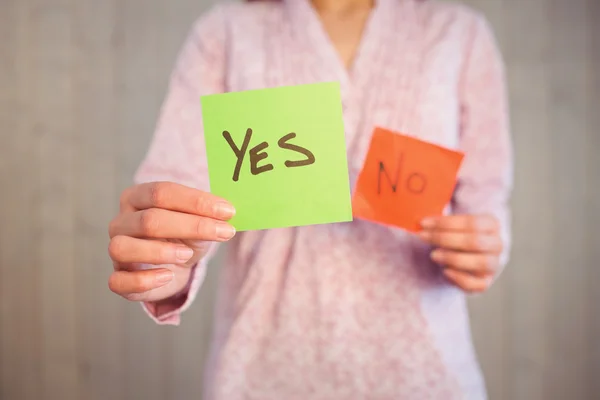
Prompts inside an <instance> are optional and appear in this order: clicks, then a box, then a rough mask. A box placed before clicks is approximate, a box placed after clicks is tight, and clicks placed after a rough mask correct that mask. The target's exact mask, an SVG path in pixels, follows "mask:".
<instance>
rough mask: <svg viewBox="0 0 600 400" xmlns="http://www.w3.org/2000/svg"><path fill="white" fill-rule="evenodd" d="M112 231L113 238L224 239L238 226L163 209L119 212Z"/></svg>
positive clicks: (233, 232)
mask: <svg viewBox="0 0 600 400" xmlns="http://www.w3.org/2000/svg"><path fill="white" fill-rule="evenodd" d="M109 230H110V237H111V238H113V237H115V236H117V235H123V236H132V237H136V238H153V239H170V238H176V239H192V240H208V241H217V242H224V241H227V240H229V239H231V238H232V237H233V236H234V235H235V229H234V228H233V226H231V225H229V224H228V223H227V222H224V221H217V220H215V219H212V218H206V217H199V216H197V215H190V214H183V213H180V212H175V211H168V210H163V209H160V208H150V209H147V210H142V211H136V212H134V213H124V214H120V215H118V216H117V217H116V218H115V219H114V220H113V222H111V225H110V228H109Z"/></svg>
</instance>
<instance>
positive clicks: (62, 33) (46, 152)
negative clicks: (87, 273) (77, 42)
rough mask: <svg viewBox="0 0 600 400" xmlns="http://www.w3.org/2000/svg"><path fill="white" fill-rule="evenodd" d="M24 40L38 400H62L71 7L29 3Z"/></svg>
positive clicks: (68, 277) (70, 205) (71, 315)
mask: <svg viewBox="0 0 600 400" xmlns="http://www.w3.org/2000/svg"><path fill="white" fill-rule="evenodd" d="M31 11H32V12H31V13H30V20H29V23H30V26H29V29H30V34H31V35H32V38H33V43H32V45H31V47H30V50H31V51H32V53H33V57H32V60H31V62H32V71H31V72H32V76H31V77H29V79H32V80H33V84H34V90H33V91H32V92H31V93H30V96H31V97H30V101H31V102H32V104H33V110H32V111H33V113H34V121H35V124H36V126H35V130H36V134H37V135H39V140H40V142H39V148H38V152H39V153H38V157H39V163H40V164H39V165H40V182H39V184H40V194H41V198H40V200H41V201H40V218H41V219H40V228H41V230H40V258H41V259H40V264H39V266H38V269H37V271H36V275H37V276H38V277H39V279H40V283H41V285H40V295H41V300H42V301H41V302H40V303H39V304H38V307H39V308H40V309H41V312H42V318H41V331H40V333H43V335H41V341H42V352H41V358H40V362H41V365H42V388H43V393H42V395H43V397H42V398H46V399H58V398H69V397H71V396H72V394H73V393H77V386H78V382H79V379H78V371H77V347H76V343H77V341H76V337H77V335H76V329H77V321H76V315H75V309H76V304H77V299H78V293H77V290H76V286H77V280H78V278H79V275H78V273H77V270H76V268H75V260H74V249H75V243H74V239H75V233H76V232H75V225H74V218H73V210H74V209H75V203H74V200H75V196H74V193H75V176H74V175H75V172H76V168H77V165H76V164H75V152H76V147H77V144H78V141H77V137H78V135H77V132H76V130H75V129H74V128H75V126H74V118H75V113H74V105H75V97H76V93H75V90H76V88H75V86H74V74H75V73H76V68H77V66H76V64H75V63H74V59H73V56H74V46H73V30H72V22H73V17H74V8H73V3H72V2H71V1H70V0H62V1H56V2H55V3H54V4H53V7H47V4H46V2H45V1H44V0H36V1H34V2H33V3H32V9H31Z"/></svg>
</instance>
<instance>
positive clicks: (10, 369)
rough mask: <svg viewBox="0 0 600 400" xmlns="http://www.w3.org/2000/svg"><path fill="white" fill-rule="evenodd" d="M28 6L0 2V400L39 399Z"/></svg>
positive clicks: (35, 174) (35, 152)
mask: <svg viewBox="0 0 600 400" xmlns="http://www.w3.org/2000/svg"><path fill="white" fill-rule="evenodd" d="M29 10H30V5H29V3H28V2H27V1H21V2H12V1H11V2H0V31H1V32H2V41H1V42H2V43H1V44H0V49H1V50H0V51H1V53H0V88H2V89H1V90H0V164H1V167H2V168H1V171H0V183H1V187H2V190H1V193H0V205H1V207H0V307H1V308H0V310H1V312H0V398H2V399H4V398H7V399H25V400H28V399H39V398H41V393H42V390H41V385H42V379H41V374H42V371H41V368H42V365H41V362H40V361H41V356H42V354H41V334H40V332H41V324H42V322H41V321H42V313H41V310H40V307H39V304H40V297H41V295H40V279H39V271H40V270H41V266H40V261H41V258H40V253H39V241H40V239H41V237H40V192H39V153H38V152H39V146H38V144H39V137H38V135H37V133H36V132H35V130H34V127H35V122H34V121H33V116H34V113H33V112H32V104H31V96H32V90H33V87H34V86H33V83H32V82H31V79H32V77H33V74H32V72H33V71H32V68H31V67H32V53H31V51H30V48H29V46H30V45H31V43H32V38H31V37H30V35H28V27H29V23H28V19H29Z"/></svg>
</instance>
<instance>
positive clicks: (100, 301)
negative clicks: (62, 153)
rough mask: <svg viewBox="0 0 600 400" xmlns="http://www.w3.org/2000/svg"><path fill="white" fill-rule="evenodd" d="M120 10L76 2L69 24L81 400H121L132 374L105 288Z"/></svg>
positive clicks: (113, 194) (116, 309)
mask: <svg viewBox="0 0 600 400" xmlns="http://www.w3.org/2000/svg"><path fill="white" fill-rule="evenodd" d="M119 3H120V2H117V1H114V0H104V1H101V2H99V1H94V0H83V1H82V0H80V1H78V2H77V7H76V15H75V18H74V21H73V29H74V32H75V38H74V41H75V45H76V48H77V53H76V62H77V65H78V70H77V74H76V88H77V104H76V106H75V115H76V125H75V126H76V131H77V133H78V135H79V140H78V143H79V146H78V150H77V155H76V157H77V160H78V163H77V164H78V168H77V170H76V182H77V190H76V193H75V198H76V201H75V204H76V206H75V210H74V212H75V223H76V226H77V237H76V249H75V254H76V262H77V270H78V274H79V302H78V309H77V318H78V321H79V332H78V351H79V357H78V366H79V369H80V380H81V382H80V392H79V398H86V399H98V400H100V399H117V400H118V399H126V397H125V390H126V389H125V388H126V382H127V379H128V375H129V374H131V373H132V371H130V370H128V369H127V368H126V366H125V363H124V361H125V359H124V354H125V340H124V339H125V337H126V335H127V333H128V332H127V330H126V329H125V328H124V321H125V314H124V308H123V302H122V301H121V300H120V299H118V298H117V297H116V296H113V295H112V294H111V293H110V292H109V291H108V289H107V284H106V282H107V280H108V276H109V274H110V272H111V268H110V264H109V260H108V257H107V254H106V249H107V246H108V234H107V226H108V221H109V220H110V219H111V218H112V217H113V216H114V215H115V213H116V212H117V211H118V203H117V202H116V201H115V199H117V198H118V193H117V166H116V157H115V152H116V151H115V149H116V148H117V146H118V137H117V120H116V115H117V104H116V101H115V100H116V98H117V97H118V91H117V90H118V89H117V86H116V62H115V55H114V47H115V42H116V41H117V40H118V37H117V13H118V11H119V10H118V7H117V4H119ZM132 334H135V333H134V332H132ZM73 395H75V394H74V393H73Z"/></svg>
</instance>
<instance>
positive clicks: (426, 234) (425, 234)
mask: <svg viewBox="0 0 600 400" xmlns="http://www.w3.org/2000/svg"><path fill="white" fill-rule="evenodd" d="M418 235H419V237H420V238H421V239H423V240H429V239H431V233H430V232H429V231H421V232H419V233H418Z"/></svg>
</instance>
